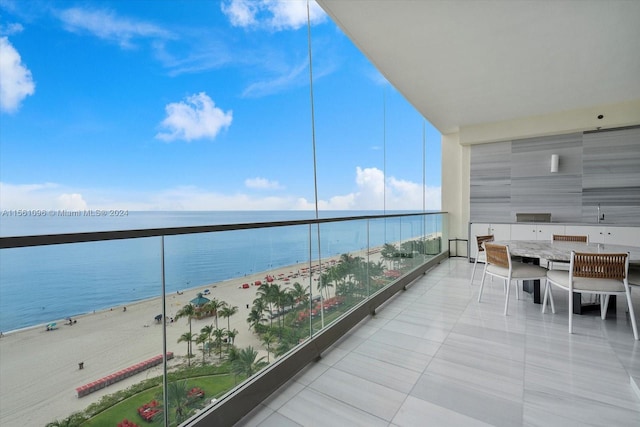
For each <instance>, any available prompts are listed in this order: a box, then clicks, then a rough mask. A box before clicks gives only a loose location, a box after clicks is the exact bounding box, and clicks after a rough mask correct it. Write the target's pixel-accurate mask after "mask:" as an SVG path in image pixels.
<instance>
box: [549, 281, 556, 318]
mask: <svg viewBox="0 0 640 427" xmlns="http://www.w3.org/2000/svg"><path fill="white" fill-rule="evenodd" d="M551 288H553V286H549V302H550V303H551V312H552V313H553V314H556V305H555V304H554V303H553V292H552V290H551Z"/></svg>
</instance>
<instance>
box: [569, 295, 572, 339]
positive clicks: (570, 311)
mask: <svg viewBox="0 0 640 427" xmlns="http://www.w3.org/2000/svg"><path fill="white" fill-rule="evenodd" d="M569 333H570V334H572V333H573V290H572V289H571V290H569Z"/></svg>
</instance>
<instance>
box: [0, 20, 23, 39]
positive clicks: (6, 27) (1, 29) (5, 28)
mask: <svg viewBox="0 0 640 427" xmlns="http://www.w3.org/2000/svg"><path fill="white" fill-rule="evenodd" d="M22 30H24V27H23V26H22V24H19V23H17V22H12V23H9V24H0V34H2V35H3V36H10V35H12V34H18V33H21V32H22Z"/></svg>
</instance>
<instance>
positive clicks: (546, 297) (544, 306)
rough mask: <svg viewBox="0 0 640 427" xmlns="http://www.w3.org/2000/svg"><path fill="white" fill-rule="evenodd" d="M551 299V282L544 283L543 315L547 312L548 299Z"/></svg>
mask: <svg viewBox="0 0 640 427" xmlns="http://www.w3.org/2000/svg"><path fill="white" fill-rule="evenodd" d="M548 298H549V281H548V280H546V281H545V282H544V297H543V298H542V314H544V313H545V312H546V311H547V299H548Z"/></svg>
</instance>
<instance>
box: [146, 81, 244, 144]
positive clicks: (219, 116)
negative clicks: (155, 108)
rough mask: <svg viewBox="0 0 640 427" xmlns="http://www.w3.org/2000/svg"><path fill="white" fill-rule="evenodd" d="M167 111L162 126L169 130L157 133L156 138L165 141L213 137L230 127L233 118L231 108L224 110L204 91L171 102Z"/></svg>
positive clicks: (166, 108)
mask: <svg viewBox="0 0 640 427" xmlns="http://www.w3.org/2000/svg"><path fill="white" fill-rule="evenodd" d="M165 111H166V113H167V117H166V118H165V119H164V120H163V121H162V123H161V127H163V128H166V129H167V130H168V132H160V133H158V134H157V135H156V138H158V139H161V140H163V141H175V140H177V139H181V140H185V141H192V140H194V139H202V138H210V139H213V138H215V137H216V136H217V135H218V133H219V132H220V131H221V130H222V129H225V128H228V127H229V126H230V125H231V121H232V120H233V112H232V111H231V110H229V111H227V112H224V111H222V110H221V109H220V108H217V107H216V106H215V103H214V102H213V100H212V99H211V98H209V96H207V94H206V93H204V92H200V93H199V94H196V95H191V96H188V97H187V98H186V99H185V101H183V102H173V103H170V104H168V105H167V106H166V107H165Z"/></svg>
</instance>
